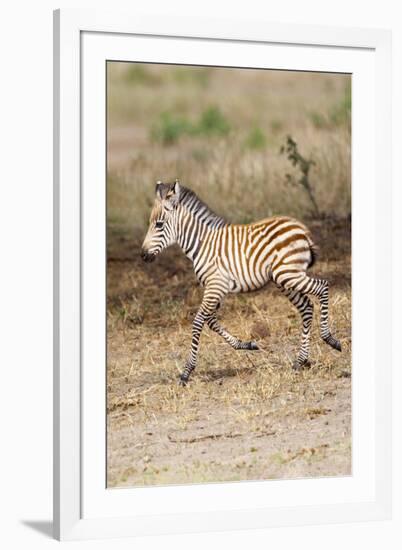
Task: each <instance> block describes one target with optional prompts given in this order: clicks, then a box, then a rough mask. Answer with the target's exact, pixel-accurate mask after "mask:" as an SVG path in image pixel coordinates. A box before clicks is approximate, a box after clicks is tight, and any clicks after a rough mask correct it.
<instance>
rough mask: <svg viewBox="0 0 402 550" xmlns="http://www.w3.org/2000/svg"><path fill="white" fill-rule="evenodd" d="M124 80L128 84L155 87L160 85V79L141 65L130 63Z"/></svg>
mask: <svg viewBox="0 0 402 550" xmlns="http://www.w3.org/2000/svg"><path fill="white" fill-rule="evenodd" d="M126 80H127V82H129V83H130V84H146V85H157V84H160V83H161V77H160V76H159V75H156V74H155V73H153V72H151V71H150V70H149V69H147V68H146V67H144V66H143V65H139V64H137V63H132V64H131V65H130V67H129V68H128V69H127V72H126Z"/></svg>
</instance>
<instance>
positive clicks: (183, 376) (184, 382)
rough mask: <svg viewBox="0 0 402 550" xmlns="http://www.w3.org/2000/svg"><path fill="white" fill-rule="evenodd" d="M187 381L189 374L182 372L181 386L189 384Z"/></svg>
mask: <svg viewBox="0 0 402 550" xmlns="http://www.w3.org/2000/svg"><path fill="white" fill-rule="evenodd" d="M187 383H188V376H185V375H184V374H182V375H181V376H180V378H179V386H182V387H184V386H187Z"/></svg>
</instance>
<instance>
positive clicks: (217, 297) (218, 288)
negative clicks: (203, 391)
mask: <svg viewBox="0 0 402 550" xmlns="http://www.w3.org/2000/svg"><path fill="white" fill-rule="evenodd" d="M226 292H227V287H226V284H222V283H221V282H220V281H216V282H215V283H212V284H210V286H208V288H206V289H205V292H204V296H203V299H202V303H201V306H200V308H199V310H198V311H197V313H196V316H195V317H194V320H193V333H192V339H191V351H190V355H189V358H188V359H187V361H186V364H185V366H184V369H183V372H182V374H181V376H180V382H181V384H182V385H183V386H184V385H186V384H187V382H188V379H189V378H190V374H191V373H192V371H193V370H194V369H195V367H196V365H197V355H198V348H199V343H200V336H201V332H202V329H203V327H204V324H205V322H206V320H207V319H208V318H209V317H210V316H211V315H213V314H214V313H215V312H216V310H217V308H218V307H219V304H220V303H221V300H222V298H223V297H224V296H225V294H226Z"/></svg>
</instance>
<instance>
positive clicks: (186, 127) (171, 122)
mask: <svg viewBox="0 0 402 550" xmlns="http://www.w3.org/2000/svg"><path fill="white" fill-rule="evenodd" d="M189 132H191V124H190V122H189V121H188V120H187V119H186V118H184V117H174V116H173V115H172V114H170V113H168V112H164V113H162V114H161V115H160V119H159V121H158V122H157V123H156V124H154V126H153V127H152V128H151V137H152V139H153V140H154V141H159V142H160V143H162V144H163V145H172V144H173V143H176V142H177V141H178V139H179V138H180V137H181V136H182V135H183V134H188V133H189Z"/></svg>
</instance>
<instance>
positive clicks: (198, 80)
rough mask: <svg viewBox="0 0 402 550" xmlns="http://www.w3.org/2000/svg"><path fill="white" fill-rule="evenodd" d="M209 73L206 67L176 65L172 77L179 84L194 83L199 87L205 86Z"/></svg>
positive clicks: (207, 82)
mask: <svg viewBox="0 0 402 550" xmlns="http://www.w3.org/2000/svg"><path fill="white" fill-rule="evenodd" d="M210 73H211V70H210V69H209V68H208V67H177V68H176V69H175V71H174V72H173V78H174V79H175V81H176V82H179V83H180V84H195V85H196V86H199V87H200V88H206V87H207V86H208V84H209V78H210Z"/></svg>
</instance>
